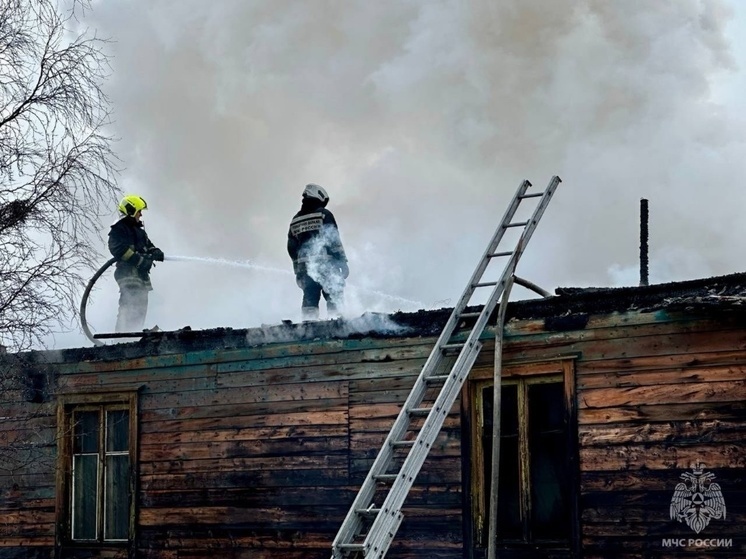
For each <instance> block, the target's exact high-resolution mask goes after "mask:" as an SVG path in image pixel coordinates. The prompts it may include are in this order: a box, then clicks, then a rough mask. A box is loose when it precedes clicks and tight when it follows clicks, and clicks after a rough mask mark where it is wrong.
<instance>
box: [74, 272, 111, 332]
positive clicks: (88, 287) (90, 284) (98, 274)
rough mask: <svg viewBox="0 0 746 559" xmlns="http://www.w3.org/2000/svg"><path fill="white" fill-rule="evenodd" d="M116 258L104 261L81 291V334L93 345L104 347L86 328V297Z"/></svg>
mask: <svg viewBox="0 0 746 559" xmlns="http://www.w3.org/2000/svg"><path fill="white" fill-rule="evenodd" d="M116 261H117V259H116V258H110V259H109V260H107V261H106V263H105V264H104V265H103V266H101V267H100V268H99V269H98V271H97V272H96V273H95V274H93V277H92V278H91V280H90V281H89V282H88V285H86V287H85V291H83V297H82V299H81V300H80V326H81V327H82V328H83V333H84V334H85V335H86V337H87V338H88V339H89V340H91V342H93V345H104V342H102V341H101V340H97V339H96V338H94V337H93V334H91V330H90V329H89V328H88V321H87V320H86V318H85V309H86V305H87V304H88V296H89V295H90V294H91V289H92V288H93V284H95V283H96V281H97V280H98V278H100V277H101V274H103V273H104V272H105V271H106V270H108V269H109V266H111V265H112V264H114V262H116Z"/></svg>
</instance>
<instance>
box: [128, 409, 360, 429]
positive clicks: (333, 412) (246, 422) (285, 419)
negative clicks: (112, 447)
mask: <svg viewBox="0 0 746 559" xmlns="http://www.w3.org/2000/svg"><path fill="white" fill-rule="evenodd" d="M347 417H348V414H347V406H336V407H335V408H334V409H317V410H314V411H308V412H300V413H298V412H296V413H283V414H271V415H265V416H257V415H242V414H235V413H234V414H231V415H229V416H226V417H207V418H199V419H192V418H187V419H176V420H167V419H160V420H157V421H142V422H141V429H140V432H141V433H142V434H143V435H147V434H150V433H182V432H186V431H212V430H216V431H218V430H228V429H246V428H250V427H254V428H262V427H273V426H293V425H296V426H313V425H319V426H323V425H340V424H347V423H348V419H347Z"/></svg>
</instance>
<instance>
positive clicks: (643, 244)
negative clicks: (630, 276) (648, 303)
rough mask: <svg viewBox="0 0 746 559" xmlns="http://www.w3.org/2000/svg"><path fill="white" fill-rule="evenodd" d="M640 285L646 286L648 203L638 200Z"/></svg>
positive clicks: (642, 199) (643, 199)
mask: <svg viewBox="0 0 746 559" xmlns="http://www.w3.org/2000/svg"><path fill="white" fill-rule="evenodd" d="M640 285H649V284H648V201H647V200H646V199H645V198H640Z"/></svg>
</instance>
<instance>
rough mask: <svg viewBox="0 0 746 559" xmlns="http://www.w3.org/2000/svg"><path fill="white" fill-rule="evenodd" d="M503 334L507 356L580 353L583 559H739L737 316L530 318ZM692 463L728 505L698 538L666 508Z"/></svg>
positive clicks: (745, 515) (744, 408) (742, 541)
mask: <svg viewBox="0 0 746 559" xmlns="http://www.w3.org/2000/svg"><path fill="white" fill-rule="evenodd" d="M509 333H510V335H511V337H510V338H508V339H509V342H508V345H507V348H506V359H507V360H510V359H513V360H522V359H527V358H532V359H535V358H537V357H539V356H546V357H550V356H553V355H557V354H573V353H575V354H577V356H578V358H577V360H576V383H577V387H576V390H577V393H576V395H577V404H578V443H579V458H580V469H581V473H580V503H579V504H580V520H581V534H582V549H583V557H586V558H588V557H592V558H607V557H630V558H632V557H661V558H663V557H679V556H682V555H680V554H682V553H686V554H687V556H690V555H691V556H697V557H705V556H706V557H741V556H743V557H746V529H745V528H744V526H746V504H744V503H746V490H745V489H744V488H745V487H746V485H744V471H746V445H744V444H743V441H744V440H745V439H746V405H745V404H744V402H746V329H744V322H743V320H742V319H740V318H739V317H737V316H735V317H732V318H728V317H726V318H722V317H718V318H717V319H702V320H697V321H695V320H692V319H687V318H686V317H683V316H682V315H672V316H667V315H665V314H664V313H658V314H651V313H629V314H628V315H622V316H604V317H591V319H590V320H589V322H588V325H587V327H586V328H585V329H584V330H582V331H571V332H559V333H558V332H546V331H545V330H543V321H534V322H533V324H532V323H531V322H530V321H528V322H522V323H517V324H514V325H512V326H511V327H509ZM696 464H703V465H704V468H705V470H706V471H710V472H712V473H714V474H715V476H716V479H715V481H716V482H717V483H719V484H720V487H721V488H722V493H723V496H724V499H725V503H726V507H727V513H726V518H725V519H714V520H712V521H711V522H710V524H709V525H708V526H707V527H706V528H705V529H704V530H702V532H700V533H699V534H698V533H696V532H695V531H693V530H692V529H690V528H689V527H688V526H687V525H686V524H685V523H680V522H677V521H676V520H672V519H671V518H670V510H669V509H670V504H671V499H672V497H673V494H674V489H675V487H676V485H677V483H679V482H680V481H681V480H680V478H679V476H680V475H681V474H682V473H684V472H686V471H689V472H691V468H692V467H693V466H694V465H696ZM670 539H676V540H681V539H683V540H685V541H684V544H685V547H676V546H677V545H678V543H676V544H672V543H671V542H670V541H668V540H670ZM689 540H691V541H692V542H694V543H692V544H689ZM696 540H700V543H699V546H698V544H697V543H696ZM705 540H706V541H705ZM717 540H721V541H720V542H719V544H718V541H717ZM713 542H714V543H715V544H718V545H709V546H708V545H705V543H713ZM679 543H680V542H679Z"/></svg>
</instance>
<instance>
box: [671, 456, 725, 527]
mask: <svg viewBox="0 0 746 559" xmlns="http://www.w3.org/2000/svg"><path fill="white" fill-rule="evenodd" d="M703 468H704V464H697V465H696V466H694V467H693V468H692V471H691V472H684V473H683V474H681V476H680V477H681V479H682V480H683V481H681V482H679V483H678V484H677V485H676V489H674V492H673V497H671V507H670V512H671V520H677V521H678V522H686V525H687V526H689V528H691V529H692V530H694V531H695V532H696V533H697V534H699V533H700V532H701V531H702V530H704V529H705V528H706V527H707V525H708V524H709V523H710V520H712V519H713V518H717V519H720V518H725V500H724V499H723V492H722V491H721V490H720V484H718V483H715V482H714V481H713V480H714V479H715V474H713V473H712V472H705V471H704V469H703Z"/></svg>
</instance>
